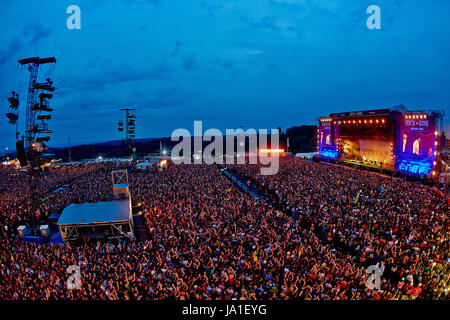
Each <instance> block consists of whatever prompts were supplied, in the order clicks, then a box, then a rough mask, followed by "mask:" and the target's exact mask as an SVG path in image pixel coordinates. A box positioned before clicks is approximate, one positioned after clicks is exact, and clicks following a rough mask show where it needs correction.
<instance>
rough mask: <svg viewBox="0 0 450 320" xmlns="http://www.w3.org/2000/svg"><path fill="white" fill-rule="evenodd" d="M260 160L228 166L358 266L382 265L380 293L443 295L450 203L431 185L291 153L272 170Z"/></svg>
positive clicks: (448, 255)
mask: <svg viewBox="0 0 450 320" xmlns="http://www.w3.org/2000/svg"><path fill="white" fill-rule="evenodd" d="M259 167H260V166H258V165H253V166H252V165H245V166H244V165H236V166H233V167H232V169H234V170H235V171H236V172H238V174H240V175H241V176H242V177H245V178H247V179H249V180H248V181H249V183H254V184H256V185H259V186H261V188H262V189H264V190H265V191H266V194H267V195H268V197H269V198H270V199H272V201H273V199H274V198H275V201H274V202H276V203H277V204H278V206H279V207H280V208H283V209H284V210H283V211H285V212H286V213H287V214H289V215H291V219H292V221H295V223H296V224H298V225H300V226H302V228H307V229H310V230H313V232H314V233H315V234H316V235H317V237H318V238H319V239H320V240H321V241H322V242H323V243H326V244H327V245H329V246H331V247H333V248H335V249H336V250H339V251H341V252H343V253H345V254H347V255H349V256H351V259H352V261H354V262H355V263H356V264H357V265H358V266H363V267H368V266H370V265H378V266H380V267H381V270H384V273H383V276H382V279H383V281H382V290H381V291H380V292H382V293H383V294H384V295H387V296H390V295H392V294H394V296H395V297H396V298H402V299H410V298H413V299H415V298H417V297H423V298H430V299H431V298H433V297H445V296H447V297H448V295H449V294H448V287H449V285H450V281H449V273H450V267H449V262H450V248H449V206H448V202H447V201H446V199H445V198H443V197H442V195H441V194H440V193H438V192H435V190H433V188H431V187H429V186H425V185H422V184H418V183H413V182H408V181H406V180H405V179H401V178H391V177H387V176H383V175H380V174H375V173H369V172H367V171H362V170H355V169H350V168H348V167H343V166H335V165H329V164H320V163H313V162H308V161H302V160H299V159H294V158H285V159H283V161H282V163H281V166H280V172H279V173H278V174H277V175H273V176H262V175H260V174H259V170H260V168H259ZM399 289H401V290H399ZM380 292H379V293H380Z"/></svg>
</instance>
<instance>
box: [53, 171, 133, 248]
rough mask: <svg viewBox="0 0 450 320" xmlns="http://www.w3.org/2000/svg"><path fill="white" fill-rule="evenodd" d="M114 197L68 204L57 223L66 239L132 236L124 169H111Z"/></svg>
mask: <svg viewBox="0 0 450 320" xmlns="http://www.w3.org/2000/svg"><path fill="white" fill-rule="evenodd" d="M112 181H113V194H114V200H113V201H108V202H94V203H82V204H71V205H69V206H68V207H67V208H65V209H64V210H63V212H62V213H61V216H60V217H59V220H58V222H57V224H58V228H59V231H60V232H61V235H62V238H63V239H64V240H65V241H74V240H78V239H90V238H91V239H92V238H94V239H95V238H107V239H114V238H123V237H133V236H134V234H133V211H132V204H131V195H130V191H129V187H128V174H127V171H126V170H116V171H113V172H112Z"/></svg>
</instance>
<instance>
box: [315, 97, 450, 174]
mask: <svg viewBox="0 0 450 320" xmlns="http://www.w3.org/2000/svg"><path fill="white" fill-rule="evenodd" d="M441 118H442V114H440V113H439V112H437V111H429V110H428V111H409V110H407V109H406V108H405V107H404V106H401V105H400V106H397V107H393V108H391V109H377V110H367V111H357V112H344V113H332V114H330V115H329V116H326V117H320V118H319V126H318V129H317V155H318V157H319V158H320V159H323V160H339V161H342V162H344V163H347V164H350V165H357V166H362V167H370V168H375V169H386V170H395V171H399V172H403V173H406V174H410V175H416V176H421V177H433V178H437V177H438V172H439V166H438V163H439V161H438V160H439V153H440V150H441V148H442V140H443V139H442V137H440V136H439V119H441Z"/></svg>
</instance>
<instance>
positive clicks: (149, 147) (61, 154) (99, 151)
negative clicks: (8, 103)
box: [5, 125, 317, 161]
mask: <svg viewBox="0 0 450 320" xmlns="http://www.w3.org/2000/svg"><path fill="white" fill-rule="evenodd" d="M279 130H280V132H281V133H280V147H281V148H285V149H286V142H287V138H289V151H290V152H292V153H298V152H312V151H315V135H316V130H317V126H315V125H304V126H299V127H292V128H288V129H287V130H286V132H282V131H281V128H279ZM224 139H225V137H224ZM160 141H161V142H162V145H163V146H164V148H167V149H171V148H172V147H173V146H174V145H176V144H177V143H178V142H172V141H171V140H170V137H164V138H149V139H136V155H137V156H138V157H142V156H145V155H147V154H149V153H155V152H159V151H160ZM191 143H192V145H193V139H192V141H191ZM209 143H210V142H203V146H206V145H208V144H209ZM268 143H269V144H270V137H269V138H268ZM236 144H237V143H235V145H236ZM225 145H226V144H225V140H224V148H225ZM192 150H193V149H192ZM48 152H49V153H53V154H55V156H56V158H57V159H59V158H61V159H63V160H64V161H65V160H68V158H69V149H68V148H67V147H58V148H51V147H50V148H49V151H48ZM224 152H225V149H224ZM5 156H9V157H15V156H16V154H15V152H14V153H10V154H8V155H5ZM99 156H102V157H105V158H109V157H122V156H124V150H123V148H122V141H121V140H112V141H106V142H100V143H94V144H82V145H77V146H72V148H71V157H72V160H73V161H77V160H81V159H92V158H96V157H99Z"/></svg>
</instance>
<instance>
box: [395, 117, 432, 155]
mask: <svg viewBox="0 0 450 320" xmlns="http://www.w3.org/2000/svg"><path fill="white" fill-rule="evenodd" d="M434 131H435V125H434V120H433V119H432V118H428V119H421V120H419V119H417V120H415V119H406V118H404V119H402V123H401V127H400V139H401V150H400V153H401V154H405V155H413V156H419V157H420V156H422V157H433V155H434V154H433V153H434V141H435V140H436V137H435V134H434Z"/></svg>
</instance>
